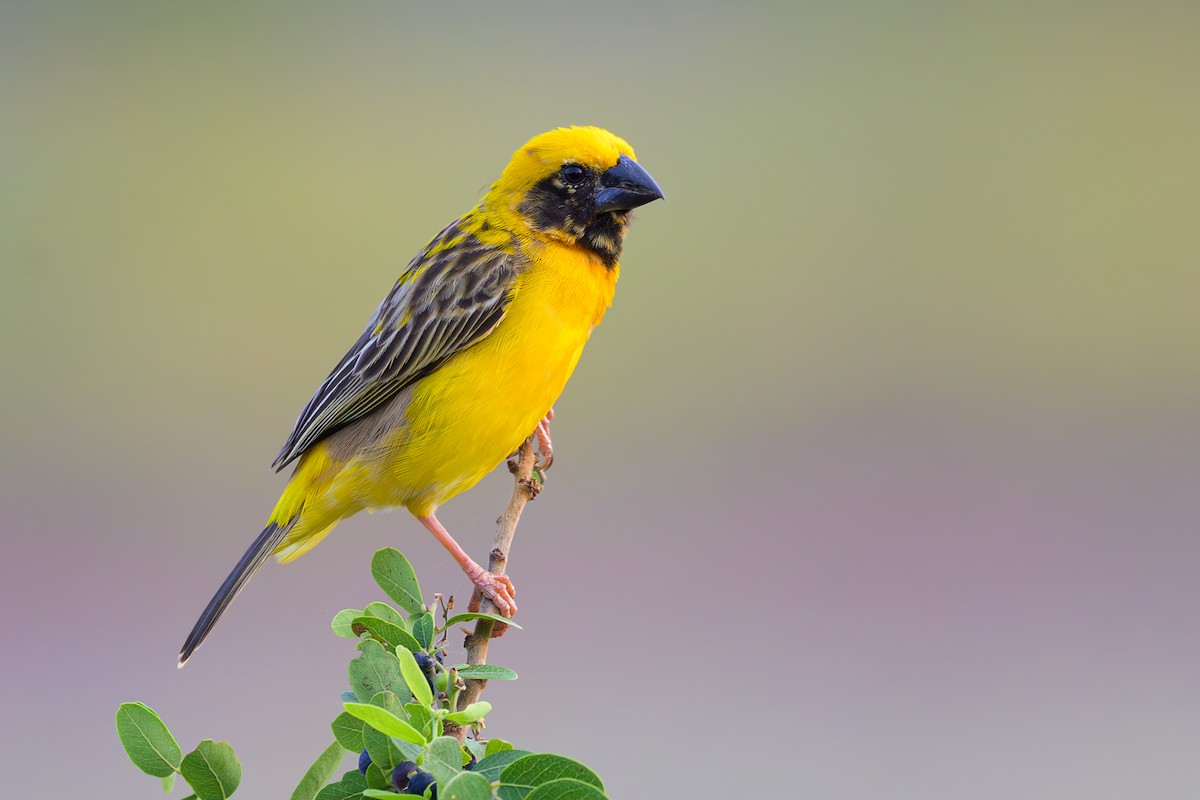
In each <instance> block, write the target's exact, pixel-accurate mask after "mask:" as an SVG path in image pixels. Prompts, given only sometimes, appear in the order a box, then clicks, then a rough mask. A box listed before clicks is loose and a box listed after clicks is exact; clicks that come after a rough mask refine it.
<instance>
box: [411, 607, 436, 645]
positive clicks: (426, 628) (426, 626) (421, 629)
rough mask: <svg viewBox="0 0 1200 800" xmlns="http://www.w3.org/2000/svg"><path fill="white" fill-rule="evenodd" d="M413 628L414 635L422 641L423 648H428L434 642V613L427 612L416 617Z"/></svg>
mask: <svg viewBox="0 0 1200 800" xmlns="http://www.w3.org/2000/svg"><path fill="white" fill-rule="evenodd" d="M412 628H413V636H415V637H416V639H417V641H418V642H420V643H421V649H422V650H428V649H429V646H430V645H432V644H433V614H429V613H425V614H422V615H421V616H419V617H414V618H413V621H412Z"/></svg>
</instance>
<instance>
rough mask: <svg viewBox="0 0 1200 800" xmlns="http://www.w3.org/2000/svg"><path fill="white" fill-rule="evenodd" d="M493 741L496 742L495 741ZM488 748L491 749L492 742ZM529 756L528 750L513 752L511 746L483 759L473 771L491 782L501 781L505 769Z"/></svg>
mask: <svg viewBox="0 0 1200 800" xmlns="http://www.w3.org/2000/svg"><path fill="white" fill-rule="evenodd" d="M492 741H493V742H494V741H496V740H495V739H493V740H492ZM488 747H491V742H489V743H488ZM527 755H530V753H529V751H528V750H513V749H511V745H510V749H508V750H501V751H499V752H496V753H492V754H491V755H490V756H487V757H486V758H483V759H481V760H480V761H479V763H478V764H476V765H475V769H473V770H471V771H472V772H475V773H478V774H480V775H482V776H483V777H485V778H487V779H488V780H489V781H498V780H500V773H501V772H503V771H504V768H505V767H507V766H508V765H509V764H511V763H513V762H514V761H516V760H518V759H521V758H524V757H525V756H527Z"/></svg>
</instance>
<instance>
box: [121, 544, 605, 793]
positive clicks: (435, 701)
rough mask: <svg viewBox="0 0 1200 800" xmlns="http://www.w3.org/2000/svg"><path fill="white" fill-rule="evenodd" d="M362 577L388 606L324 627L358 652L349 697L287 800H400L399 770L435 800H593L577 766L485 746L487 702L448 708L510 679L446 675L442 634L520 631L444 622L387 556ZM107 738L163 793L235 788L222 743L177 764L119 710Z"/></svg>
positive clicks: (235, 769)
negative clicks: (355, 764)
mask: <svg viewBox="0 0 1200 800" xmlns="http://www.w3.org/2000/svg"><path fill="white" fill-rule="evenodd" d="M371 574H372V576H373V577H374V578H375V581H376V583H378V584H379V586H380V588H381V589H383V591H384V593H385V594H386V595H387V596H388V598H389V599H390V600H391V601H392V602H393V603H395V606H393V605H390V604H388V603H384V602H373V603H370V604H368V605H367V606H366V607H365V608H362V609H346V610H345V611H341V612H338V614H337V615H336V616H335V617H334V618H333V623H332V628H333V632H334V633H335V634H336V635H338V636H341V637H344V638H348V639H354V640H356V642H357V644H356V645H355V650H356V652H357V656H356V657H355V658H354V659H353V660H352V661H350V663H349V666H348V669H347V675H348V678H349V684H350V688H349V690H348V691H345V692H342V696H341V700H342V711H341V713H339V714H338V715H337V717H336V718H335V719H334V720H333V722H332V723H331V725H330V727H331V730H332V733H333V738H334V741H333V743H332V744H330V745H329V747H327V748H326V749H325V751H324V752H322V753H321V755H320V756H318V757H317V759H316V761H314V762H313V764H312V766H310V767H309V768H308V771H307V772H306V773H305V774H304V776H303V778H301V780H300V783H299V785H298V786H297V787H296V789H295V791H294V792H293V793H292V800H359V798H390V797H399V796H403V795H404V792H403V791H402V790H401V789H399V788H398V786H397V783H395V782H394V780H395V779H394V777H393V771H396V768H397V767H398V766H399V765H402V764H413V765H415V768H416V770H418V771H420V772H425V773H429V776H431V777H432V778H433V780H434V781H435V783H434V784H433V785H432V786H430V787H429V788H428V789H425V790H424V796H425V797H437V798H441V800H604V798H605V795H604V784H603V783H602V782H601V781H600V779H599V778H598V777H597V776H596V774H595V773H594V772H592V771H591V770H590V769H588V768H587V767H585V766H584V765H583V764H580V763H579V762H577V761H573V760H571V759H569V758H566V757H564V756H560V755H554V754H551V753H532V752H530V751H527V750H519V749H516V748H514V747H513V746H512V745H511V744H510V743H508V742H505V741H503V740H501V739H496V738H492V739H490V740H489V739H484V738H483V737H482V736H481V733H482V730H483V727H484V717H485V716H486V715H487V714H488V713H489V712H490V711H491V710H492V706H491V704H490V703H487V702H482V701H481V702H475V703H471V704H470V705H467V706H466V707H465V708H461V709H460V708H458V699H459V695H460V693H461V692H463V691H464V690H465V689H466V684H465V679H468V678H476V679H482V680H516V678H517V675H516V673H515V672H513V671H512V670H511V669H508V668H507V667H501V666H497V665H492V664H481V665H466V664H458V665H454V666H446V665H445V664H444V660H445V650H444V648H445V644H446V638H447V635H448V632H449V631H450V630H451V629H452V628H453V626H455V625H457V624H459V623H462V622H468V621H470V620H474V619H492V620H495V621H498V622H508V623H509V625H511V626H512V627H519V626H516V625H512V623H511V622H510V621H508V620H505V619H502V618H500V617H498V616H496V615H493V614H486V613H482V612H471V613H466V614H454V615H451V614H450V610H451V609H450V608H448V607H446V606H445V605H441V606H440V608H439V606H438V605H437V604H436V601H435V604H433V605H426V604H425V602H424V600H423V599H422V594H421V587H420V585H419V583H418V582H417V576H416V573H415V572H414V571H413V568H412V565H411V564H409V562H408V559H406V558H405V557H404V556H403V555H402V554H401V553H400V552H399V551H398V550H395V549H393V548H385V549H383V550H380V551H378V552H377V553H375V556H374V557H373V558H372V560H371ZM435 597H436V596H435ZM396 606H398V608H397V607H396ZM439 610H440V612H441V618H442V619H441V622H440V624H438V623H437V622H436V621H435V612H437V611H439ZM447 724H453V725H454V726H458V727H459V728H469V729H470V731H469V732H470V734H471V735H470V736H464V738H463V741H462V743H461V744H460V743H459V740H458V739H457V738H455V737H454V736H448V735H446V725H447ZM117 734H118V736H119V737H120V739H121V743H122V745H123V746H124V747H125V752H126V754H127V755H128V756H129V759H130V760H131V761H132V762H133V763H134V765H135V766H137V767H138V768H139V769H141V770H142V771H143V772H145V773H147V774H149V775H153V776H154V777H157V778H161V779H162V782H163V788H164V790H165V791H167V792H170V791H171V790H172V788H173V786H174V782H175V778H176V776H177V775H182V776H183V778H184V780H185V781H186V782H187V783H188V785H189V787H190V788H191V790H192V794H190V795H188V797H187V798H185V800H225V798H227V797H229V796H230V795H231V794H233V792H234V790H235V789H237V786H238V783H239V782H240V780H241V774H242V768H241V764H240V763H239V762H238V760H237V758H236V757H235V755H234V752H233V748H232V747H230V745H228V744H226V743H224V742H213V741H212V740H210V739H206V740H204V741H203V742H201V743H200V744H199V746H197V747H196V749H195V750H193V751H191V752H190V753H188V754H187V755H183V753H182V750H181V749H180V747H179V745H178V743H177V742H176V741H175V738H174V737H173V736H172V735H171V732H170V731H169V730H168V729H167V726H166V725H165V724H164V723H163V722H162V720H161V719H160V718H159V716H158V715H157V714H156V713H155V712H154V711H153V710H152V709H150V708H149V707H147V706H145V705H143V704H141V703H123V704H122V705H121V707H120V709H119V710H118V711H117ZM348 753H354V754H356V755H358V756H359V765H360V768H359V769H352V770H350V771H347V772H345V773H343V774H342V775H341V776H340V777H335V773H336V772H337V771H338V768H339V766H341V765H342V763H343V762H344V761H345V760H346V756H347V754H348ZM402 769H403V768H402Z"/></svg>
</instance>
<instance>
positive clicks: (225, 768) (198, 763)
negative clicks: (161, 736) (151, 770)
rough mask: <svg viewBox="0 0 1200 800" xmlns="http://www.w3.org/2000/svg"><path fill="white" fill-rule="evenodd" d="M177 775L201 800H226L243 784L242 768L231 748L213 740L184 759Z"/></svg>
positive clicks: (201, 745)
mask: <svg viewBox="0 0 1200 800" xmlns="http://www.w3.org/2000/svg"><path fill="white" fill-rule="evenodd" d="M179 772H180V774H182V775H183V779H184V780H185V781H187V782H188V785H189V786H191V787H192V791H193V792H195V793H196V797H198V798H199V799H200V800H225V798H227V797H229V796H230V795H231V794H233V791H234V790H235V789H237V787H238V784H239V783H241V782H242V765H241V764H240V763H238V760H237V756H235V755H234V754H233V748H232V747H230V746H229V744H228V743H226V742H214V741H213V740H212V739H205V740H204V741H202V742H200V744H199V745H198V746H197V747H196V749H195V750H193V751H192V752H190V753H188V754H187V755H186V756H184V757H183V763H182V764H181V765H180V767H179Z"/></svg>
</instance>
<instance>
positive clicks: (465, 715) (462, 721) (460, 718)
mask: <svg viewBox="0 0 1200 800" xmlns="http://www.w3.org/2000/svg"><path fill="white" fill-rule="evenodd" d="M491 710H492V704H491V703H489V702H487V701H486V700H480V701H479V702H478V703H471V705H469V706H467V707H466V708H464V709H463V710H462V711H455V712H454V713H453V714H447V715H446V719H447V720H448V721H450V722H457V723H458V724H459V725H470V724H471V723H473V722H478V721H479V720H481V719H483V716H484V715H485V714H487V713H488V712H489V711H491Z"/></svg>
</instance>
